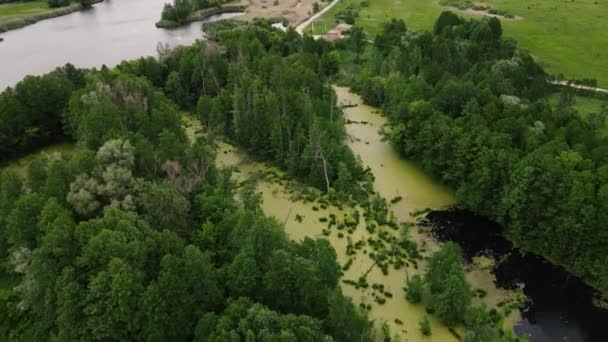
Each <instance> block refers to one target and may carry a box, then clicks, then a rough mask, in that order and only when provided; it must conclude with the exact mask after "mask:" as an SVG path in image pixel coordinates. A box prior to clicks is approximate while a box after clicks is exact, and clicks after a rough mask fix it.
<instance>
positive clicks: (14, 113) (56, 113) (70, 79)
mask: <svg viewBox="0 0 608 342" xmlns="http://www.w3.org/2000/svg"><path fill="white" fill-rule="evenodd" d="M82 85H83V71H82V70H78V69H75V68H74V67H73V66H72V65H70V64H68V65H66V66H65V67H63V68H58V69H57V70H55V71H53V72H51V73H49V74H46V75H44V76H28V77H26V78H25V79H23V80H22V81H20V82H19V83H17V85H16V86H15V87H14V88H7V89H6V90H5V91H4V92H2V93H1V94H0V132H2V134H0V162H4V161H7V160H9V159H11V158H14V157H16V156H19V155H21V154H23V153H25V152H29V151H31V150H33V149H35V148H37V147H41V146H43V145H45V144H48V143H49V142H53V141H60V140H64V139H65V134H64V131H63V129H62V115H63V113H64V111H65V108H66V106H67V104H68V101H69V99H70V96H71V95H72V92H73V91H74V90H75V89H77V88H78V87H81V86H82Z"/></svg>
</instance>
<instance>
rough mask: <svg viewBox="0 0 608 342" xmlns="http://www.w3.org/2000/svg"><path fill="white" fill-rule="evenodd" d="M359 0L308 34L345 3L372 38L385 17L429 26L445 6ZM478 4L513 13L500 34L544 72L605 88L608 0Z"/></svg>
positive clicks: (426, 1) (425, 0)
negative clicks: (592, 81) (590, 81)
mask: <svg viewBox="0 0 608 342" xmlns="http://www.w3.org/2000/svg"><path fill="white" fill-rule="evenodd" d="M360 4H361V1H360V0H341V2H340V3H339V4H338V5H337V6H335V7H334V8H332V9H331V10H330V11H328V12H327V13H326V14H325V15H324V16H323V17H322V18H321V19H320V20H318V21H317V22H315V32H314V33H315V34H322V33H323V31H324V30H325V29H326V28H327V29H331V28H333V26H335V24H336V19H335V15H336V14H337V13H339V12H340V11H342V10H344V9H346V8H348V7H349V6H356V7H359V8H360V11H359V16H358V17H357V18H356V19H355V20H356V21H355V23H356V25H359V26H361V27H363V28H364V29H365V30H366V31H368V32H369V33H370V34H371V36H372V37H373V36H374V35H375V33H376V32H378V29H379V28H380V25H381V24H382V22H384V21H386V20H389V19H391V18H399V19H403V20H404V21H405V23H406V24H407V25H408V26H409V27H411V28H414V29H430V28H432V26H433V23H434V22H435V19H436V18H437V17H438V15H439V14H440V13H441V12H442V11H444V10H446V9H448V8H447V7H443V6H441V5H439V0H368V6H367V7H361V6H360ZM484 4H486V5H489V6H491V7H492V8H495V9H499V10H503V11H505V12H507V13H510V14H513V15H515V16H517V17H518V18H517V19H503V20H502V23H503V28H504V34H505V36H508V37H513V38H515V39H516V40H517V41H518V44H519V46H520V47H521V48H524V49H526V50H529V51H530V52H531V53H532V55H533V56H534V57H535V58H536V59H537V60H538V61H539V63H540V64H541V65H542V66H543V67H544V68H545V69H546V70H547V71H548V72H549V73H551V74H554V75H560V74H563V75H564V76H565V77H566V78H569V79H572V78H577V79H582V78H590V79H596V80H597V81H598V86H600V87H603V88H608V32H606V30H607V29H608V21H607V20H608V19H607V18H608V1H603V0H569V1H566V0H529V1H524V0H487V1H484ZM452 10H454V9H452ZM454 11H455V12H458V13H459V14H461V15H463V16H468V17H479V15H469V14H466V13H464V12H463V11H460V10H454ZM310 29H311V28H310V27H309V28H307V31H308V32H310Z"/></svg>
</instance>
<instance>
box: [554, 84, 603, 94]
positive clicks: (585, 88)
mask: <svg viewBox="0 0 608 342" xmlns="http://www.w3.org/2000/svg"><path fill="white" fill-rule="evenodd" d="M549 83H551V84H555V85H561V86H564V87H570V88H574V89H583V90H592V91H595V92H598V93H604V94H608V89H602V88H595V87H590V86H586V85H580V84H574V83H569V82H568V81H549Z"/></svg>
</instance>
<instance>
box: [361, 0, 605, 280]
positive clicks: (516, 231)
mask: <svg viewBox="0 0 608 342" xmlns="http://www.w3.org/2000/svg"><path fill="white" fill-rule="evenodd" d="M354 70H356V71H355V72H353V73H351V74H350V77H351V78H350V80H349V81H350V82H351V83H352V85H353V86H354V87H355V88H356V89H357V90H358V91H359V92H360V93H361V94H362V95H363V97H364V99H365V100H366V101H367V102H368V103H370V104H373V105H377V106H382V107H383V108H384V110H385V112H386V113H387V114H388V116H389V118H390V126H389V127H388V129H387V135H388V137H389V138H390V139H391V141H392V142H393V143H394V145H395V146H396V147H397V148H398V149H399V150H400V151H401V152H402V153H403V154H404V155H405V156H406V157H408V158H413V159H415V160H417V161H419V162H420V163H421V165H422V166H423V167H424V168H425V169H426V170H427V171H429V172H431V173H432V174H434V175H436V176H437V177H439V178H440V179H441V180H442V181H443V182H444V183H446V184H449V185H450V186H452V187H453V188H455V189H456V190H457V194H458V197H459V198H460V200H461V201H462V203H463V204H465V205H466V206H467V207H469V208H471V209H473V210H475V211H477V212H479V213H482V214H484V215H487V216H489V217H491V218H492V219H494V220H496V221H498V222H499V223H501V224H502V225H503V226H504V227H506V234H507V235H508V237H509V238H510V239H511V240H512V241H513V242H514V243H515V244H516V245H517V246H518V247H521V248H522V249H524V250H526V251H530V252H534V253H538V254H541V255H544V256H545V257H547V258H549V259H550V260H552V261H553V262H555V263H558V264H560V265H563V266H565V267H566V268H567V269H568V270H569V271H571V272H572V273H574V274H576V275H578V276H581V277H582V278H584V279H585V280H586V281H588V282H589V283H591V284H593V285H595V286H596V287H597V288H599V289H602V290H604V291H606V290H608V259H607V258H606V251H607V249H608V226H606V224H605V222H606V219H607V218H608V176H607V175H608V173H607V172H608V141H606V138H604V137H603V135H602V134H601V132H600V131H601V129H602V128H603V127H604V122H605V119H606V113H605V112H603V113H593V114H590V115H587V116H584V117H583V116H581V115H580V113H578V112H577V111H576V110H575V109H574V108H573V106H572V104H573V100H572V99H573V96H572V94H570V93H568V92H566V93H563V94H562V97H561V101H560V104H559V106H557V108H551V106H550V105H549V104H548V101H546V100H545V96H546V95H547V90H548V88H549V86H548V85H547V82H546V80H545V74H544V72H543V70H542V68H541V67H539V66H538V65H537V64H536V63H535V62H534V60H533V59H532V57H531V56H530V55H529V54H528V53H526V52H525V51H521V50H518V49H517V48H516V43H515V42H514V41H512V40H510V39H504V38H502V28H501V24H500V21H499V20H498V19H496V18H484V19H482V20H465V19H462V18H460V17H458V16H456V15H455V14H453V13H451V12H444V13H442V14H441V16H440V17H439V19H438V20H437V22H436V24H435V26H434V30H433V32H414V31H411V30H408V29H407V27H406V25H405V24H404V23H403V22H402V21H396V20H393V21H391V22H388V23H386V24H385V25H384V27H383V29H382V31H381V32H380V33H379V34H378V36H377V37H376V38H375V44H374V45H373V46H370V47H369V49H368V51H367V53H366V55H365V62H364V63H362V64H361V65H359V66H357V67H355V68H354Z"/></svg>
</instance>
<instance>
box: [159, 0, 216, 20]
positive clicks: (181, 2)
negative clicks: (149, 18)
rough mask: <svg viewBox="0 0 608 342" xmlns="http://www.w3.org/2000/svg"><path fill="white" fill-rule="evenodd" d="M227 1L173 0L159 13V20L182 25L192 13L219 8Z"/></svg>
mask: <svg viewBox="0 0 608 342" xmlns="http://www.w3.org/2000/svg"><path fill="white" fill-rule="evenodd" d="M226 2H228V1H227V0H173V3H166V4H165V6H164V7H163V11H162V13H161V20H162V21H167V22H173V23H176V24H178V25H179V24H183V23H185V22H187V21H188V18H189V17H190V15H191V14H192V12H195V11H200V10H204V9H207V8H211V7H217V6H221V5H222V4H224V3H226Z"/></svg>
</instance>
